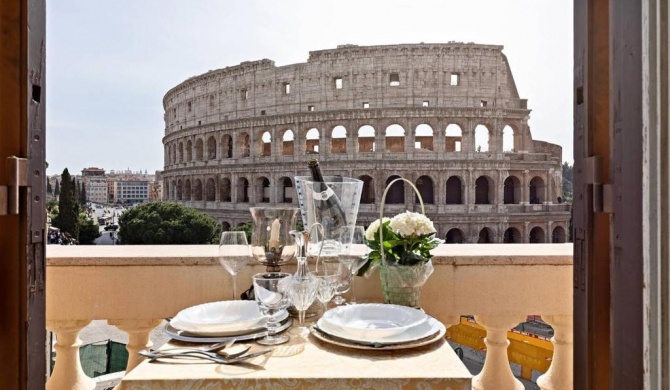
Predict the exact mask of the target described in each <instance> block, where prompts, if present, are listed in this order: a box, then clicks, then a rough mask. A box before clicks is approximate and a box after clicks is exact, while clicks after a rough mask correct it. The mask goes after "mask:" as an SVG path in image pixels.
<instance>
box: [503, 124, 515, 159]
mask: <svg viewBox="0 0 670 390" xmlns="http://www.w3.org/2000/svg"><path fill="white" fill-rule="evenodd" d="M515 139H516V134H515V131H514V128H513V127H512V126H510V125H505V127H503V131H502V140H503V142H502V147H503V152H505V153H513V152H514V151H515V150H516V146H515V145H516V142H514V141H515Z"/></svg>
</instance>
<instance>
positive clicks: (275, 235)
mask: <svg viewBox="0 0 670 390" xmlns="http://www.w3.org/2000/svg"><path fill="white" fill-rule="evenodd" d="M280 227H281V222H279V218H276V219H275V220H274V221H273V222H272V229H271V230H270V241H269V242H268V244H269V246H270V248H275V249H278V248H279V228H280Z"/></svg>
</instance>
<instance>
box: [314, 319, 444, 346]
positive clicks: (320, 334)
mask: <svg viewBox="0 0 670 390" xmlns="http://www.w3.org/2000/svg"><path fill="white" fill-rule="evenodd" d="M440 325H441V326H440V330H439V331H437V332H435V333H433V334H431V335H429V336H426V337H424V338H422V339H419V340H414V341H410V342H407V343H396V344H383V343H362V342H357V341H350V340H347V339H343V338H340V337H337V336H332V335H330V334H328V333H326V332H325V331H323V330H321V329H319V327H318V326H316V324H314V325H312V327H311V328H310V333H311V334H312V336H314V337H315V338H317V339H318V340H321V341H323V342H325V343H328V344H333V345H338V346H340V347H345V348H354V349H366V350H373V351H389V350H396V349H410V348H417V347H422V346H424V345H429V344H432V343H434V342H436V341H440V340H443V339H444V336H445V335H446V334H447V328H446V327H445V326H444V325H442V324H441V323H440Z"/></svg>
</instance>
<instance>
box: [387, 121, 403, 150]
mask: <svg viewBox="0 0 670 390" xmlns="http://www.w3.org/2000/svg"><path fill="white" fill-rule="evenodd" d="M384 142H385V146H386V149H384V151H385V152H404V151H405V128H404V127H402V126H400V125H399V124H397V123H394V124H392V125H389V126H388V127H387V128H386V131H385V132H384Z"/></svg>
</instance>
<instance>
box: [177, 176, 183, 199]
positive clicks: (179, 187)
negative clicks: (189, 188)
mask: <svg viewBox="0 0 670 390" xmlns="http://www.w3.org/2000/svg"><path fill="white" fill-rule="evenodd" d="M183 193H184V184H183V183H182V182H181V180H177V198H176V199H177V200H182V197H183Z"/></svg>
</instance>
